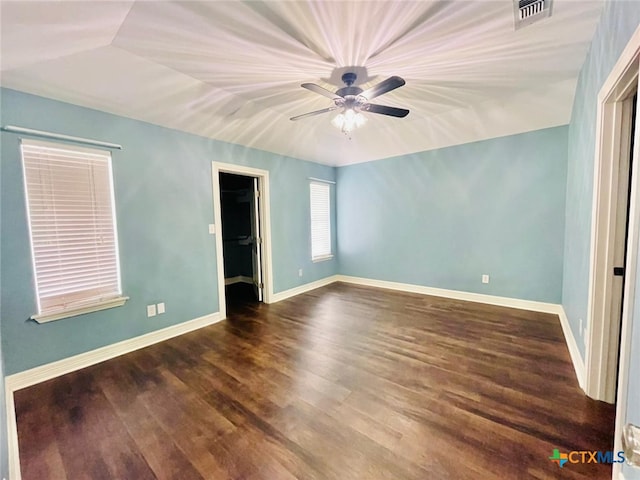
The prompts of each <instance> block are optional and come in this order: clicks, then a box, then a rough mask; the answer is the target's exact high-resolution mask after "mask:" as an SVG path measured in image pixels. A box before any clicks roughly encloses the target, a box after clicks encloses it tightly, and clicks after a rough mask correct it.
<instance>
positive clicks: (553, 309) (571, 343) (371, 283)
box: [336, 275, 586, 390]
mask: <svg viewBox="0 0 640 480" xmlns="http://www.w3.org/2000/svg"><path fill="white" fill-rule="evenodd" d="M336 277H337V278H336V281H338V282H345V283H352V284H356V285H364V286H368V287H379V288H388V289H391V290H400V291H403V292H410V293H420V294H423V295H434V296H436V297H446V298H453V299H456V300H465V301H469V302H478V303H486V304H489V305H498V306H501V307H511V308H519V309H521V310H530V311H534V312H542V313H552V314H555V315H558V318H559V319H560V325H561V326H562V332H563V333H564V338H565V341H566V342H567V347H568V349H569V355H570V356H571V362H572V363H573V368H574V369H575V372H576V377H577V379H578V384H579V385H580V388H582V390H584V384H585V379H586V374H585V366H584V362H583V360H582V356H581V355H580V350H578V344H577V343H576V339H575V338H574V336H573V333H572V331H571V327H570V326H569V320H568V319H567V315H566V313H565V311H564V308H562V305H558V304H556V303H544V302H536V301H533V300H520V299H518V298H509V297H498V296H494V295H485V294H482V293H469V292H461V291H459V290H446V289H443V288H433V287H424V286H422V285H413V284H409V283H397V282H387V281H385V280H373V279H370V278H361V277H349V276H346V275H336Z"/></svg>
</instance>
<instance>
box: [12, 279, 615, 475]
mask: <svg viewBox="0 0 640 480" xmlns="http://www.w3.org/2000/svg"><path fill="white" fill-rule="evenodd" d="M234 278H238V277H234ZM229 280H231V279H229ZM251 282H253V280H252V279H251ZM334 282H345V283H351V284H356V285H363V286H370V287H379V288H386V289H390V290H399V291H404V292H410V293H418V294H423V295H433V296H437V297H446V298H452V299H456V300H465V301H470V302H478V303H485V304H489V305H498V306H503V307H511V308H519V309H523V310H531V311H536V312H544V313H552V314H556V315H558V316H559V318H560V324H561V326H562V330H563V332H564V335H565V340H566V342H567V346H568V348H569V354H570V355H571V360H572V362H573V366H574V368H575V371H576V376H577V377H578V382H579V384H580V387H582V388H583V389H584V386H583V385H584V379H585V367H584V363H583V361H582V357H581V356H580V352H579V350H578V346H577V343H576V341H575V338H574V337H573V334H572V332H571V328H570V327H569V322H568V320H567V316H566V314H565V312H564V309H563V308H562V306H561V305H557V304H554V303H544V302H536V301H532V300H520V299H517V298H508V297H498V296H494V295H485V294H481V293H469V292H462V291H458V290H446V289H442V288H433V287H424V286H421V285H413V284H407V283H398V282H388V281H384V280H374V279H369V278H362V277H351V276H347V275H332V276H330V277H326V278H323V279H320V280H316V281H315V282H311V283H307V284H304V285H300V286H298V287H295V288H291V289H289V290H285V291H283V292H279V293H275V294H273V296H272V298H271V302H270V303H276V302H279V301H282V300H285V299H287V298H290V297H293V296H295V295H300V294H302V293H306V292H309V291H311V290H315V289H316V288H320V287H324V286H325V285H329V284H331V283H334ZM234 283H235V282H234ZM222 319H223V317H222V315H221V314H220V313H219V312H216V313H212V314H210V315H206V316H204V317H200V318H196V319H194V320H191V321H188V322H184V323H181V324H178V325H174V326H171V327H167V328H164V329H162V330H157V331H155V332H150V333H148V334H145V335H142V336H140V337H135V338H132V339H129V340H124V341H122V342H118V343H115V344H113V345H108V346H106V347H102V348H98V349H96V350H92V351H90V352H86V353H82V354H80V355H75V356H73V357H69V358H67V359H63V360H59V361H57V362H53V363H50V364H47V365H42V366H40V367H35V368H32V369H30V370H26V371H24V372H20V373H17V374H14V375H9V376H8V377H6V378H5V389H6V392H5V393H6V406H7V430H8V434H9V436H8V441H9V479H10V480H20V479H21V476H20V459H19V454H18V432H17V428H16V417H15V404H14V399H13V392H15V391H16V390H20V389H21V388H26V387H28V386H31V385H34V384H36V383H39V382H43V381H46V380H49V379H51V378H54V377H57V376H60V375H64V374H65V373H69V372H72V371H75V370H79V369H81V368H85V367H88V366H91V365H94V364H96V363H99V362H102V361H105V360H109V359H111V358H114V357H117V356H119V355H123V354H125V353H129V352H132V351H134V350H137V349H140V348H144V347H147V346H149V345H153V344H154V343H158V342H161V341H163V340H167V339H169V338H172V337H176V336H178V335H182V334H184V333H187V332H190V331H193V330H197V329H198V328H202V327H205V326H207V325H211V324H213V323H216V322H218V321H220V320H222ZM619 478H620V479H622V480H624V479H623V477H622V475H621V476H620V477H619Z"/></svg>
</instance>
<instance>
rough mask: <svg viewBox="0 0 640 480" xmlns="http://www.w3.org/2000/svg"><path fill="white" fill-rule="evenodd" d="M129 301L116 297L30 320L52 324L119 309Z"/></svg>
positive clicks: (35, 316)
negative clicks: (78, 316) (69, 318)
mask: <svg viewBox="0 0 640 480" xmlns="http://www.w3.org/2000/svg"><path fill="white" fill-rule="evenodd" d="M127 300H129V297H116V298H110V299H109V300H103V301H101V302H98V303H92V304H89V305H82V306H77V307H72V308H67V309H65V310H59V311H57V312H50V313H45V314H42V315H32V316H31V319H32V320H35V321H36V322H38V323H47V322H53V321H54V320H61V319H63V318H68V317H75V316H77V315H83V314H85V313H91V312H98V311H100V310H106V309H107V308H114V307H120V306H122V305H124V304H125V302H126V301H127Z"/></svg>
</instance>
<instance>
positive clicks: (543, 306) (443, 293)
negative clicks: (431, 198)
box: [336, 275, 560, 314]
mask: <svg viewBox="0 0 640 480" xmlns="http://www.w3.org/2000/svg"><path fill="white" fill-rule="evenodd" d="M336 281H338V282H345V283H353V284H356V285H365V286H368V287H379V288H388V289H390V290H400V291H403V292H410V293H420V294H422V295H433V296H436V297H446V298H453V299H455V300H466V301H468V302H478V303H486V304H489V305H498V306H501V307H511V308H519V309H521V310H531V311H534V312H544V313H555V314H558V312H559V307H560V305H558V304H555V303H544V302H536V301H533V300H520V299H518V298H509V297H498V296H495V295H485V294H484V293H470V292H462V291H460V290H447V289H444V288H434V287H424V286H422V285H414V284H411V283H398V282H388V281H386V280H373V279H371V278H362V277H350V276H347V275H337V279H336Z"/></svg>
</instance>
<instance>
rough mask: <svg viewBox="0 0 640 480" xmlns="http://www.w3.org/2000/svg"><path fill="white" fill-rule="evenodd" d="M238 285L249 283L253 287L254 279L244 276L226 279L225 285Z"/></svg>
mask: <svg viewBox="0 0 640 480" xmlns="http://www.w3.org/2000/svg"><path fill="white" fill-rule="evenodd" d="M236 283H248V284H249V285H253V278H251V277H246V276H244V275H238V276H235V277H229V278H225V279H224V284H225V285H235V284H236Z"/></svg>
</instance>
